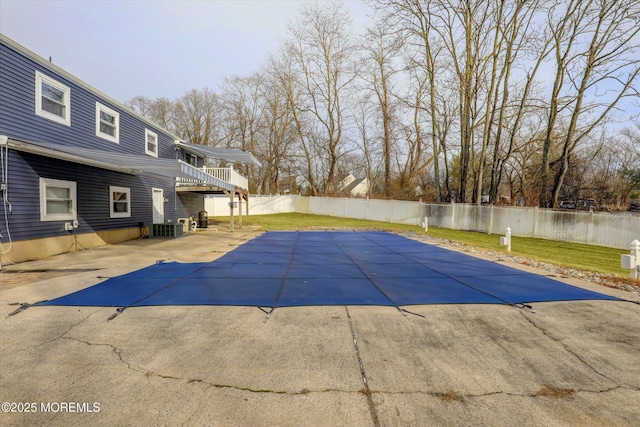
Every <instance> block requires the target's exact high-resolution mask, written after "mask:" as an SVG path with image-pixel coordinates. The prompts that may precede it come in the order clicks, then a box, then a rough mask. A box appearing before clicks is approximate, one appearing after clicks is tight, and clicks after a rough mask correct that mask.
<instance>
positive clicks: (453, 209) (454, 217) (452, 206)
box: [451, 200, 456, 230]
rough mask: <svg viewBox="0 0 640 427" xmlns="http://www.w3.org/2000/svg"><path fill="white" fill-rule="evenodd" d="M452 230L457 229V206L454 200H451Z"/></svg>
mask: <svg viewBox="0 0 640 427" xmlns="http://www.w3.org/2000/svg"><path fill="white" fill-rule="evenodd" d="M451 228H452V229H454V230H455V229H456V205H455V203H454V201H453V200H451Z"/></svg>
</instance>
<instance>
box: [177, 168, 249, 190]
mask: <svg viewBox="0 0 640 427" xmlns="http://www.w3.org/2000/svg"><path fill="white" fill-rule="evenodd" d="M199 169H200V170H201V171H202V172H204V173H206V174H208V175H211V176H213V177H214V178H217V179H219V180H221V181H224V182H226V183H229V184H231V185H233V186H234V187H238V188H241V189H243V190H248V189H249V180H248V179H247V178H246V177H244V176H242V175H240V174H239V173H238V172H236V171H235V170H234V169H233V168H232V167H228V168H210V167H203V168H199ZM198 183H200V181H199V180H197V179H189V178H179V179H178V185H181V184H182V185H193V184H198Z"/></svg>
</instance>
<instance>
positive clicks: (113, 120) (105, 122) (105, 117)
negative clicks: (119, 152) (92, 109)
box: [96, 102, 120, 143]
mask: <svg viewBox="0 0 640 427" xmlns="http://www.w3.org/2000/svg"><path fill="white" fill-rule="evenodd" d="M119 134H120V114H119V113H118V112H117V111H115V110H112V109H111V108H109V107H107V106H105V105H102V104H100V103H99V102H96V135H97V136H99V137H100V138H104V139H107V140H109V141H112V142H115V143H118V142H119V137H120V135H119Z"/></svg>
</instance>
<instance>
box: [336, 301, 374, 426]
mask: <svg viewBox="0 0 640 427" xmlns="http://www.w3.org/2000/svg"><path fill="white" fill-rule="evenodd" d="M344 309H345V311H346V313H347V321H348V322H349V329H350V330H351V337H352V338H353V347H354V348H355V350H356V356H357V358H358V364H359V365H360V374H361V376H362V383H363V384H364V388H363V389H362V394H364V395H365V396H366V397H367V404H368V405H369V412H370V413H371V419H372V420H373V425H374V426H375V427H379V426H380V420H379V419H378V412H377V411H376V407H375V403H374V402H373V397H372V396H373V393H372V392H371V390H370V389H369V384H368V383H367V374H366V372H365V371H364V363H363V362H362V357H360V348H359V347H358V340H357V339H356V331H355V329H354V327H353V322H352V320H351V315H350V314H349V307H347V306H346V305H345V306H344Z"/></svg>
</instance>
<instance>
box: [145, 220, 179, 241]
mask: <svg viewBox="0 0 640 427" xmlns="http://www.w3.org/2000/svg"><path fill="white" fill-rule="evenodd" d="M183 227H184V226H183V225H182V224H180V223H162V224H151V227H149V237H151V238H167V237H169V238H176V237H182V235H183V232H184V231H183Z"/></svg>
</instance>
